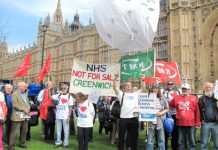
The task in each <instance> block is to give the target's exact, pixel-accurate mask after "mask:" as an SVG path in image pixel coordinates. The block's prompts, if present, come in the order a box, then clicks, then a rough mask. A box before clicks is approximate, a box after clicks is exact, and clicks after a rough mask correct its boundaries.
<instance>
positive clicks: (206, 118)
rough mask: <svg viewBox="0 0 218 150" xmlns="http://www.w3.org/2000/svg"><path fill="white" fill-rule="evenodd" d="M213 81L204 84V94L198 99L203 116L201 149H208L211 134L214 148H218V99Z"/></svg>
mask: <svg viewBox="0 0 218 150" xmlns="http://www.w3.org/2000/svg"><path fill="white" fill-rule="evenodd" d="M213 90H214V86H213V84H212V83H211V82H206V83H205V84H204V94H203V96H201V97H200V98H199V100H198V105H199V109H200V118H201V150H208V141H209V137H210V135H211V138H212V139H213V146H214V149H216V150H218V100H217V99H216V98H215V97H214V92H213Z"/></svg>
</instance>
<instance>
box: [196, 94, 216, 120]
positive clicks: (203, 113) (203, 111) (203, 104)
mask: <svg viewBox="0 0 218 150" xmlns="http://www.w3.org/2000/svg"><path fill="white" fill-rule="evenodd" d="M208 101H212V108H208V105H207V103H208ZM217 103H218V100H217V99H215V98H214V96H213V97H207V96H205V95H203V96H201V97H200V98H199V100H198V105H199V109H200V116H201V121H205V120H207V118H206V117H207V116H206V111H207V110H208V109H211V110H212V111H214V114H215V120H214V121H215V122H218V106H217ZM206 107H207V108H206ZM209 107H210V106H209Z"/></svg>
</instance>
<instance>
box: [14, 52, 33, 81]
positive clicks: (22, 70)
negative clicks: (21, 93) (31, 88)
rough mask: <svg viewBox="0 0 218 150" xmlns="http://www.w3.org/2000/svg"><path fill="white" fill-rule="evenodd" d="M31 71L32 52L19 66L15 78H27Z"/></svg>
mask: <svg viewBox="0 0 218 150" xmlns="http://www.w3.org/2000/svg"><path fill="white" fill-rule="evenodd" d="M29 69H30V52H28V53H27V55H26V57H25V58H24V60H23V61H22V63H21V64H20V65H19V66H18V68H17V70H16V72H15V76H19V77H23V76H26V75H27V74H28V70H29Z"/></svg>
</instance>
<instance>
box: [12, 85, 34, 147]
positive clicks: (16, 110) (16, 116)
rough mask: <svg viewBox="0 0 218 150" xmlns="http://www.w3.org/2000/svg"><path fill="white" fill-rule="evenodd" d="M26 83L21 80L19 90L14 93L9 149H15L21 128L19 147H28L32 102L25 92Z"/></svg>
mask: <svg viewBox="0 0 218 150" xmlns="http://www.w3.org/2000/svg"><path fill="white" fill-rule="evenodd" d="M25 90H26V83H24V82H19V83H18V90H17V91H15V92H14V93H13V94H12V114H11V121H12V125H11V132H10V137H9V146H8V149H9V150H14V149H15V144H16V135H17V132H18V130H19V129H20V128H21V129H22V132H21V135H20V139H19V142H20V143H19V147H21V148H26V147H27V146H26V145H25V140H26V134H27V130H28V121H29V119H30V116H29V111H30V103H29V99H28V97H27V95H26V93H25Z"/></svg>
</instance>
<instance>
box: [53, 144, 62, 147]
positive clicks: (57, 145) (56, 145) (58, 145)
mask: <svg viewBox="0 0 218 150" xmlns="http://www.w3.org/2000/svg"><path fill="white" fill-rule="evenodd" d="M61 145H62V144H55V146H54V148H58V147H60V146H61Z"/></svg>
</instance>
